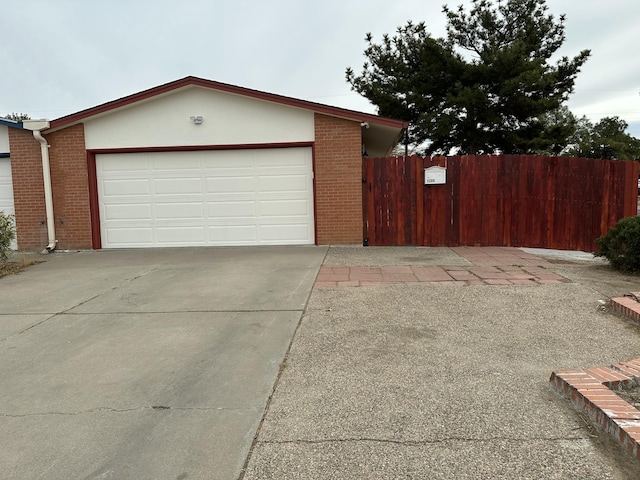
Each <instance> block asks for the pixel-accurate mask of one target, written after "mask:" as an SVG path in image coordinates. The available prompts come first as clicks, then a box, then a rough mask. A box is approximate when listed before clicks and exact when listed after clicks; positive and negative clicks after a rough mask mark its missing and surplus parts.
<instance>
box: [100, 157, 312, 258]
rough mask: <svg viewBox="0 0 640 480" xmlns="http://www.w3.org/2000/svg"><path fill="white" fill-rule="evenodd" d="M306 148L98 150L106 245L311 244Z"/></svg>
mask: <svg viewBox="0 0 640 480" xmlns="http://www.w3.org/2000/svg"><path fill="white" fill-rule="evenodd" d="M311 164H312V157H311V149H310V148H282V149H257V150H231V151H197V152H162V153H123V154H101V155H96V173H97V178H98V202H99V208H100V232H101V236H102V246H103V247H104V248H129V247H154V246H155V247H171V246H197V245H298V244H313V243H314V241H315V236H314V228H313V225H314V221H313V173H312V165H311Z"/></svg>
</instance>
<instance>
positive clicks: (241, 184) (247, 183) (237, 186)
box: [206, 175, 256, 194]
mask: <svg viewBox="0 0 640 480" xmlns="http://www.w3.org/2000/svg"><path fill="white" fill-rule="evenodd" d="M206 188H207V190H206V191H207V193H211V194H219V193H221V192H222V193H224V192H229V193H236V194H237V193H254V192H255V190H256V188H255V177H254V176H253V175H251V176H238V175H230V176H228V177H227V176H222V177H207V184H206Z"/></svg>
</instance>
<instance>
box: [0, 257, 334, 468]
mask: <svg viewBox="0 0 640 480" xmlns="http://www.w3.org/2000/svg"><path fill="white" fill-rule="evenodd" d="M326 251H327V249H326V248H324V247H289V248H287V247H273V248H203V249H191V248H189V249H162V250H128V251H98V252H77V253H56V254H55V255H52V256H51V257H50V258H49V259H48V260H47V261H46V262H45V263H42V264H40V265H36V266H33V267H30V268H28V269H27V270H25V271H24V272H23V273H21V274H20V275H16V276H8V277H4V278H1V279H0V295H1V301H0V365H1V367H2V368H1V369H0V443H1V444H2V448H0V472H2V474H1V475H0V476H1V477H2V478H15V479H39V478H42V479H63V478H64V479H71V478H74V479H75V478H89V479H127V478H132V479H189V480H191V479H205V478H206V479H234V478H238V476H239V475H240V472H241V470H242V466H243V464H244V462H245V460H246V458H247V454H248V452H249V449H250V447H251V444H252V442H253V439H254V437H255V434H256V431H257V429H258V426H259V424H260V421H261V419H262V416H263V413H264V410H265V407H266V405H267V402H268V399H269V397H270V395H271V393H272V390H273V386H274V383H275V381H276V378H277V376H278V372H279V368H280V365H281V363H282V361H283V358H284V356H285V354H286V352H287V349H288V348H289V345H290V342H291V339H292V337H293V334H294V332H295V329H296V327H297V325H298V322H299V320H300V317H301V314H302V312H303V310H304V308H305V305H306V302H307V299H308V297H309V293H310V290H311V287H312V285H313V282H314V280H315V277H316V275H317V272H318V270H319V267H320V264H321V262H322V260H323V258H324V256H325V254H326Z"/></svg>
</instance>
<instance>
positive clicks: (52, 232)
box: [33, 130, 58, 253]
mask: <svg viewBox="0 0 640 480" xmlns="http://www.w3.org/2000/svg"><path fill="white" fill-rule="evenodd" d="M33 137H34V138H35V139H36V140H38V142H40V151H41V152H42V155H41V156H42V177H43V180H44V204H45V210H46V215H47V235H48V237H49V244H48V245H47V247H46V248H45V249H44V250H43V251H42V253H50V252H53V251H54V250H55V248H56V244H57V243H58V240H56V223H55V216H54V213H53V192H52V191H51V169H50V167H49V145H48V144H47V140H46V139H45V138H44V137H43V136H42V134H41V133H40V130H34V131H33Z"/></svg>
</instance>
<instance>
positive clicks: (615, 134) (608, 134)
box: [564, 117, 640, 160]
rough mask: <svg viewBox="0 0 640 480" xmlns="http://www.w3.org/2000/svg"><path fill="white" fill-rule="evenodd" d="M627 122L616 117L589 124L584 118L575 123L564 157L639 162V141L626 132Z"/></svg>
mask: <svg viewBox="0 0 640 480" xmlns="http://www.w3.org/2000/svg"><path fill="white" fill-rule="evenodd" d="M628 126H629V125H628V124H627V122H625V121H624V120H622V119H620V118H618V117H605V118H603V119H602V120H600V121H599V122H598V123H596V124H593V123H591V122H590V121H589V120H588V119H587V118H586V117H582V118H581V119H580V120H578V121H577V128H576V131H575V133H574V134H573V135H572V136H571V138H570V139H569V146H568V147H567V148H566V149H565V150H564V155H567V156H571V157H584V158H604V159H607V160H614V159H617V160H640V139H637V138H635V137H632V136H631V135H629V134H628V133H626V130H627V128H628Z"/></svg>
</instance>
